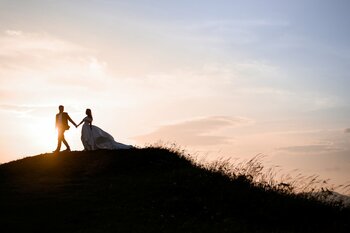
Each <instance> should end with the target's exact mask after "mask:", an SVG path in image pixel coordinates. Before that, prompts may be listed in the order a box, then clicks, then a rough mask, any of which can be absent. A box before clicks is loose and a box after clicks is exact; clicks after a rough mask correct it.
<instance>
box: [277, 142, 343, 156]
mask: <svg viewBox="0 0 350 233" xmlns="http://www.w3.org/2000/svg"><path fill="white" fill-rule="evenodd" d="M279 150H282V151H287V152H292V153H301V154H305V153H322V152H329V151H338V150H340V148H337V147H335V146H333V145H328V144H311V145H301V146H288V147H281V148H279Z"/></svg>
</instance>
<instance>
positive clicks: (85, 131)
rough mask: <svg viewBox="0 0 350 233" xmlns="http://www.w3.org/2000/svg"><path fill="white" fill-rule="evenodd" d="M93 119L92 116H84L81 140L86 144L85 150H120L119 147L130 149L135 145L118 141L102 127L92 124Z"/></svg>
mask: <svg viewBox="0 0 350 233" xmlns="http://www.w3.org/2000/svg"><path fill="white" fill-rule="evenodd" d="M90 122H92V119H91V118H90V117H85V118H84V124H83V127H82V129H81V141H82V143H83V146H84V150H99V149H105V150H119V149H130V148H132V147H133V146H131V145H125V144H122V143H119V142H116V141H115V140H114V138H113V137H112V136H111V135H110V134H109V133H107V132H105V131H103V130H102V129H101V128H99V127H97V126H95V125H91V126H90Z"/></svg>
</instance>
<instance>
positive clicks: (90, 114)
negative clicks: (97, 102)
mask: <svg viewBox="0 0 350 233" xmlns="http://www.w3.org/2000/svg"><path fill="white" fill-rule="evenodd" d="M85 113H86V115H87V116H88V117H91V119H92V113H91V109H90V108H87V109H86V111H85Z"/></svg>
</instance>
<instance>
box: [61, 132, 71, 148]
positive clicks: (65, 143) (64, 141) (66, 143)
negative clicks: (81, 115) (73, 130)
mask: <svg viewBox="0 0 350 233" xmlns="http://www.w3.org/2000/svg"><path fill="white" fill-rule="evenodd" d="M62 142H63V144H64V145H65V146H66V147H67V150H68V151H70V147H69V145H68V142H67V141H66V139H65V138H64V131H63V132H62Z"/></svg>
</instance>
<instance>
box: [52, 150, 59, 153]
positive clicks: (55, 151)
mask: <svg viewBox="0 0 350 233" xmlns="http://www.w3.org/2000/svg"><path fill="white" fill-rule="evenodd" d="M59 152H60V151H59V150H54V151H52V153H54V154H57V153H59Z"/></svg>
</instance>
